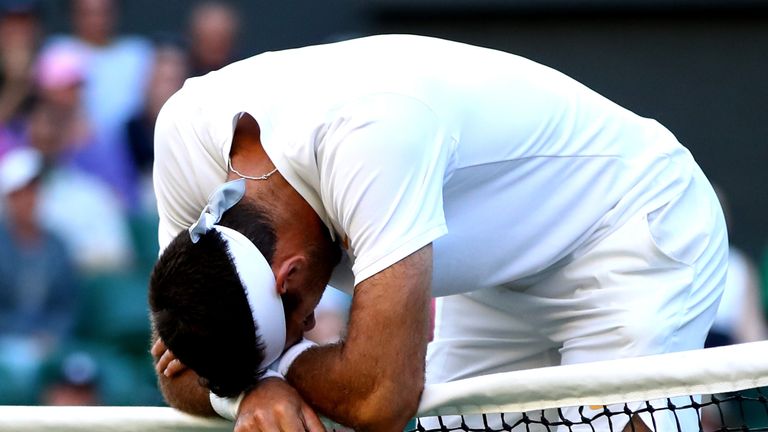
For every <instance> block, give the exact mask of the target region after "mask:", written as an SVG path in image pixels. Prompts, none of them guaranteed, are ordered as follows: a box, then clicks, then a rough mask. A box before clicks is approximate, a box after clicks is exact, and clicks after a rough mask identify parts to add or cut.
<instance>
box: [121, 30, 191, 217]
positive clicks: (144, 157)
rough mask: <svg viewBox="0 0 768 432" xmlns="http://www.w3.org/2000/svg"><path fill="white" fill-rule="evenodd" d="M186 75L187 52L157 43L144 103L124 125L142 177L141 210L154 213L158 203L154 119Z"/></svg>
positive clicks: (187, 66) (177, 46)
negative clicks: (154, 179)
mask: <svg viewBox="0 0 768 432" xmlns="http://www.w3.org/2000/svg"><path fill="white" fill-rule="evenodd" d="M187 76H189V59H188V56H187V53H186V51H185V49H184V48H183V47H182V46H181V45H180V44H178V43H173V42H171V41H160V42H158V43H157V44H156V47H155V55H154V63H153V65H152V69H151V72H150V74H149V82H148V83H147V88H146V91H145V98H144V104H143V106H142V107H141V109H140V110H139V111H138V112H136V113H135V114H134V115H133V117H131V119H130V120H129V121H128V123H127V124H126V126H125V133H126V135H127V139H128V144H129V148H130V150H131V156H132V158H133V163H134V165H135V166H136V167H137V168H138V172H139V175H140V181H141V183H140V184H141V189H140V192H142V193H141V197H142V200H141V202H142V208H143V209H150V208H151V209H152V211H153V212H154V207H155V203H154V200H153V199H154V192H153V191H152V187H151V177H152V162H153V160H154V150H153V149H154V131H155V120H156V119H157V114H158V113H159V112H160V108H161V107H162V106H163V104H164V103H165V101H166V100H168V98H169V97H170V96H171V95H172V94H173V93H175V92H176V91H177V90H178V89H180V88H181V86H182V85H183V84H184V80H185V79H186V78H187ZM146 197H151V199H150V198H146Z"/></svg>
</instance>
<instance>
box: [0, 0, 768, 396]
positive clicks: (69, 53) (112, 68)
mask: <svg viewBox="0 0 768 432" xmlns="http://www.w3.org/2000/svg"><path fill="white" fill-rule="evenodd" d="M44 7H45V3H44V2H40V1H35V0H0V404H63V405H77V404H108V405H152V404H160V403H162V400H161V398H160V395H159V393H158V391H157V390H156V386H155V378H154V373H153V370H152V366H151V361H150V358H149V355H148V346H149V345H148V344H149V342H148V341H149V332H150V329H149V322H148V319H147V306H146V284H147V280H148V276H149V273H150V271H151V268H152V265H153V263H154V261H155V259H156V257H157V253H158V250H157V239H156V232H157V227H156V224H157V215H156V208H155V202H154V198H153V192H152V182H151V171H152V163H153V138H152V137H153V128H154V122H155V119H156V117H157V114H158V112H159V110H160V108H161V106H162V105H163V103H164V102H165V101H166V99H167V98H168V97H169V96H170V95H171V94H173V93H174V92H175V91H176V90H177V89H179V88H180V87H181V86H182V84H183V82H184V80H185V79H186V78H188V77H190V76H196V75H201V74H205V73H207V72H209V71H211V70H215V69H218V68H220V67H221V66H223V65H225V64H227V63H230V62H231V61H233V60H236V59H238V58H240V57H241V56H240V53H239V52H238V47H237V43H236V42H237V40H238V38H237V34H238V27H239V19H238V18H239V13H238V11H237V10H236V9H235V8H234V7H233V6H232V5H231V4H228V3H226V2H219V1H201V2H197V3H194V7H192V8H191V10H190V11H189V15H188V21H187V29H186V32H185V34H161V33H159V34H157V35H144V36H135V35H126V34H121V33H119V32H118V31H117V29H118V25H119V20H120V9H119V7H120V2H118V1H117V0H71V1H69V2H68V13H69V14H70V23H71V33H67V34H52V33H51V32H49V31H47V29H46V28H44V24H43V20H42V16H43V12H44V10H43V8H44ZM731 258H732V259H731V261H732V265H731V269H732V270H731V272H730V274H729V279H728V289H727V293H726V296H725V297H724V300H723V307H722V309H721V315H720V316H718V320H717V322H716V325H715V327H714V329H713V334H712V336H711V338H710V341H709V344H710V345H722V344H727V343H734V342H745V341H751V340H760V339H764V338H766V337H767V336H768V330H766V325H765V315H766V311H767V310H768V295H766V293H768V286H763V288H761V277H760V273H761V272H760V269H759V267H758V265H757V264H756V263H754V262H753V261H752V260H750V258H749V257H747V256H746V255H745V254H743V253H741V252H739V251H738V249H735V248H734V250H733V254H732V257H731ZM762 270H763V272H762V273H763V274H764V275H765V276H766V277H764V278H763V283H764V284H765V282H766V279H768V255H767V256H766V259H765V262H764V263H763V269H762ZM764 302H766V305H765V306H764ZM348 307H349V298H348V297H347V296H345V295H344V294H341V293H339V292H336V291H335V290H329V291H328V293H327V294H326V296H325V297H324V298H323V301H322V302H321V304H320V307H319V308H318V310H317V322H318V326H317V328H316V329H315V330H314V331H313V332H312V333H311V334H310V335H309V336H310V337H312V338H314V339H316V340H317V341H319V342H321V343H331V342H334V341H336V340H338V339H339V338H340V337H342V335H343V332H344V328H345V325H346V311H347V309H348Z"/></svg>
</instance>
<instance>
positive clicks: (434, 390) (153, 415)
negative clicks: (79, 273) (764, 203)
mask: <svg viewBox="0 0 768 432" xmlns="http://www.w3.org/2000/svg"><path fill="white" fill-rule="evenodd" d="M766 386H768V342H755V343H750V344H741V345H732V346H728V347H721V348H711V349H706V350H695V351H687V352H681V353H673V354H663V355H658V356H648V357H641V358H634V359H622V360H614V361H605V362H596V363H585V364H578V365H567V366H556V367H549V368H541V369H531V370H524V371H515V372H507V373H500V374H494V375H485V376H480V377H475V378H468V379H465V380H460V381H454V382H450V383H444V384H432V385H428V386H426V388H425V390H424V394H423V395H422V398H421V404H420V406H419V410H418V418H417V419H416V420H414V422H413V423H412V425H411V426H410V427H409V429H408V430H409V431H421V432H426V431H440V432H448V431H515V432H517V431H520V432H522V431H526V432H528V431H553V432H564V431H577V432H581V431H591V432H602V431H623V430H627V431H633V432H645V431H647V430H651V431H654V432H667V431H684V432H689V431H706V432H710V431H712V432H714V431H718V432H727V431H734V432H735V431H742V432H743V431H768V403H767V402H768V389H764V388H763V387H766ZM636 416H637V417H639V418H642V419H643V422H642V423H634V422H630V419H631V418H633V417H636ZM643 424H647V425H648V428H647V429H646V428H645V426H643ZM326 427H327V429H328V430H329V431H339V432H342V431H344V432H347V431H350V430H351V429H348V428H344V427H341V426H339V425H336V424H334V423H332V422H330V421H327V422H326ZM232 428H233V425H232V423H231V422H228V421H224V420H214V419H202V418H197V417H193V416H189V415H186V414H183V413H180V412H178V411H175V410H173V409H171V408H162V407H10V406H9V407H0V432H6V431H7V432H32V431H35V432H37V431H50V430H55V431H57V432H75V431H77V432H80V431H92V430H108V431H111V432H135V431H169V432H170V431H174V432H182V431H183V432H225V431H231V430H232Z"/></svg>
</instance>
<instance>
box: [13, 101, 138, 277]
mask: <svg viewBox="0 0 768 432" xmlns="http://www.w3.org/2000/svg"><path fill="white" fill-rule="evenodd" d="M71 114H72V113H71V112H67V111H65V110H62V109H61V108H60V107H58V106H55V105H53V104H51V103H46V102H40V103H38V104H36V106H35V107H34V108H33V109H32V111H31V112H30V116H29V122H28V125H27V139H28V145H30V146H31V147H33V148H35V149H37V150H39V151H40V152H41V153H42V154H43V157H44V159H45V161H46V165H47V166H48V171H47V172H46V175H45V178H44V182H43V189H42V198H41V214H42V215H43V217H42V222H43V223H44V224H45V226H47V227H48V228H49V229H51V230H52V231H54V232H56V233H58V234H59V235H60V236H61V237H62V239H63V240H64V241H65V243H66V244H67V245H68V246H69V248H70V250H71V251H72V252H73V253H74V259H75V261H76V263H77V265H78V267H79V268H80V269H81V270H82V271H83V272H85V273H89V274H91V273H103V272H112V271H119V270H122V269H124V268H125V267H126V266H128V265H129V264H130V262H131V259H132V250H131V239H130V233H129V229H128V222H127V220H126V217H125V215H124V214H123V211H122V208H121V206H120V203H119V201H118V200H117V198H116V197H115V195H114V194H113V192H112V191H111V190H110V189H109V187H107V186H106V185H105V184H104V183H103V182H101V181H100V180H99V179H97V178H96V177H94V176H92V175H90V174H88V173H86V172H83V171H82V170H80V169H78V168H77V166H75V165H73V164H69V163H67V162H66V161H67V157H66V155H67V153H68V152H70V151H71V147H73V146H75V145H77V143H76V142H74V141H72V137H73V136H74V135H73V133H71V132H67V131H70V130H72V129H74V128H75V126H73V125H72V122H74V121H76V119H75V118H74V117H73V116H72V115H71Z"/></svg>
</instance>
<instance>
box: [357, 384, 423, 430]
mask: <svg viewBox="0 0 768 432" xmlns="http://www.w3.org/2000/svg"><path fill="white" fill-rule="evenodd" d="M407 387H408V388H407V389H404V388H402V387H399V388H398V386H396V385H395V384H391V383H390V384H386V385H384V386H382V387H379V388H377V389H376V390H375V391H373V392H372V393H371V394H370V395H369V396H368V397H367V398H365V399H364V400H362V401H360V404H359V406H358V407H356V408H355V412H354V414H353V417H354V420H353V423H354V424H352V425H350V426H354V427H355V430H360V431H398V432H399V431H402V430H404V429H405V427H406V426H407V424H408V422H409V421H410V420H411V419H412V418H413V417H414V416H415V415H416V411H417V410H418V408H419V401H420V399H421V392H422V391H423V390H424V384H423V382H420V383H418V384H412V385H409V386H407Z"/></svg>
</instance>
